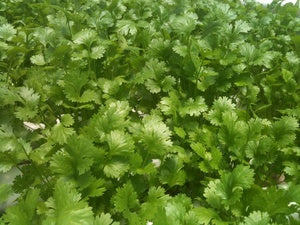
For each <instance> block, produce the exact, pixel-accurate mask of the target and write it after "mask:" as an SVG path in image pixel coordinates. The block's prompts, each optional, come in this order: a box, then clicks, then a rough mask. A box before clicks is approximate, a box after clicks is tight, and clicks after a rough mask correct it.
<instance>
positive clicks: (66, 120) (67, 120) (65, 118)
mask: <svg viewBox="0 0 300 225" xmlns="http://www.w3.org/2000/svg"><path fill="white" fill-rule="evenodd" d="M61 123H62V124H63V125H64V126H65V127H69V126H72V125H73V124H74V119H73V117H72V116H71V115H70V114H64V115H62V117H61Z"/></svg>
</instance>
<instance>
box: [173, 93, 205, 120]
mask: <svg viewBox="0 0 300 225" xmlns="http://www.w3.org/2000/svg"><path fill="white" fill-rule="evenodd" d="M206 110H207V106H206V104H205V101H204V98H202V97H197V98H196V99H195V100H194V99H192V98H189V99H188V100H187V101H186V102H185V104H184V105H183V107H182V108H181V109H180V111H179V114H180V115H181V116H182V117H184V116H185V115H190V116H200V115H201V113H203V112H205V111H206Z"/></svg>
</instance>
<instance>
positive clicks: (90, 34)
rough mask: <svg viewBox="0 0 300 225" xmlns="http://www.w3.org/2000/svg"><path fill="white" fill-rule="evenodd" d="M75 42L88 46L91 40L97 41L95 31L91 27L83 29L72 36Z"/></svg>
mask: <svg viewBox="0 0 300 225" xmlns="http://www.w3.org/2000/svg"><path fill="white" fill-rule="evenodd" d="M73 41H74V43H75V44H79V45H81V44H82V45H85V46H86V47H88V48H90V47H91V45H92V44H93V42H95V41H97V33H96V31H94V30H91V29H83V30H82V31H79V32H78V33H76V34H75V35H74V36H73Z"/></svg>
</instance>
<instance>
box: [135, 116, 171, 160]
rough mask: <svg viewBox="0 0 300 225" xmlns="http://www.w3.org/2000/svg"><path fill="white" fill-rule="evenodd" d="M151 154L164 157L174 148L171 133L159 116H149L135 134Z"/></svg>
mask: <svg viewBox="0 0 300 225" xmlns="http://www.w3.org/2000/svg"><path fill="white" fill-rule="evenodd" d="M134 135H135V136H136V137H137V138H138V139H139V140H140V141H141V142H142V144H143V145H144V146H145V148H146V149H145V150H146V151H149V152H150V153H151V154H155V155H156V154H157V155H163V154H165V153H166V152H168V150H169V147H170V146H172V141H171V131H170V130H169V128H168V127H167V126H166V125H165V124H164V123H163V122H162V121H161V119H160V118H159V117H158V116H154V115H147V116H145V117H144V118H143V124H142V125H141V126H139V129H138V130H137V133H135V134H134Z"/></svg>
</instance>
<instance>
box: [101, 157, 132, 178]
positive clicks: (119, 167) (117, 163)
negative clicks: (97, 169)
mask: <svg viewBox="0 0 300 225" xmlns="http://www.w3.org/2000/svg"><path fill="white" fill-rule="evenodd" d="M128 170H129V164H128V162H127V161H124V160H119V159H115V160H114V159H113V160H111V161H108V162H107V163H105V166H104V169H103V171H104V174H105V175H106V176H107V177H112V178H120V177H121V176H123V175H124V174H125V173H126V172H127V171H128Z"/></svg>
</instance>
